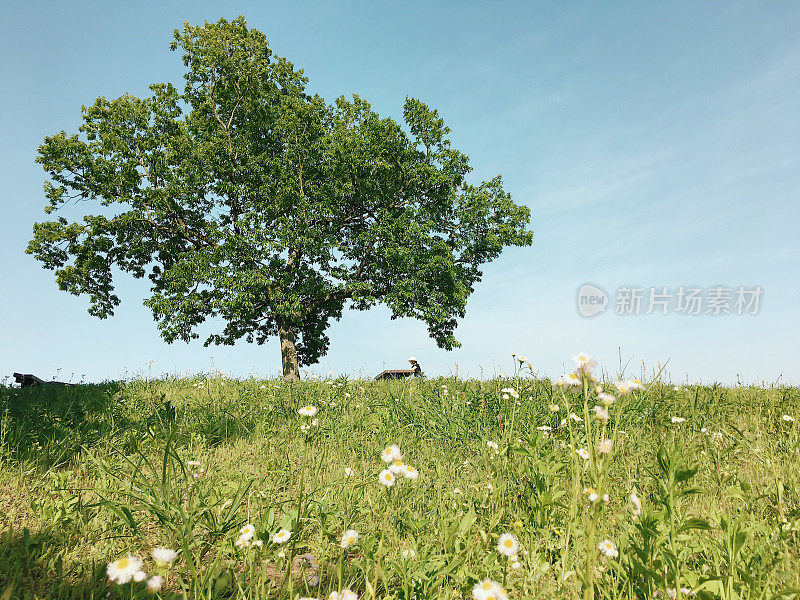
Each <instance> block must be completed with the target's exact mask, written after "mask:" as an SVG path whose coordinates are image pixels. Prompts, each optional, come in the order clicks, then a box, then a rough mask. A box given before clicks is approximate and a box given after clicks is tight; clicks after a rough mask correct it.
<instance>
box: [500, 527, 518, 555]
mask: <svg viewBox="0 0 800 600" xmlns="http://www.w3.org/2000/svg"><path fill="white" fill-rule="evenodd" d="M497 551H498V552H499V553H500V554H503V555H505V556H514V555H515V554H516V553H517V552H519V540H517V536H515V535H514V534H513V533H504V534H503V535H501V536H500V539H498V540H497Z"/></svg>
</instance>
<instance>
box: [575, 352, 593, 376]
mask: <svg viewBox="0 0 800 600" xmlns="http://www.w3.org/2000/svg"><path fill="white" fill-rule="evenodd" d="M572 362H574V363H575V366H576V367H577V369H576V370H577V371H578V372H579V373H586V374H587V375H588V374H590V373H591V372H592V370H593V369H594V368H595V367H596V366H597V361H596V360H595V359H594V358H592V357H591V355H589V354H586V352H578V354H576V355H575V356H573V357H572Z"/></svg>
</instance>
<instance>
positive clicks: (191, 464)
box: [186, 460, 200, 467]
mask: <svg viewBox="0 0 800 600" xmlns="http://www.w3.org/2000/svg"><path fill="white" fill-rule="evenodd" d="M186 466H187V467H199V466H200V461H199V460H187V461H186Z"/></svg>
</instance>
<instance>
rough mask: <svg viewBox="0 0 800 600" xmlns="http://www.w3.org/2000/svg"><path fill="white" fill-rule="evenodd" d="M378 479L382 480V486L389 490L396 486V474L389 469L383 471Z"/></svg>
mask: <svg viewBox="0 0 800 600" xmlns="http://www.w3.org/2000/svg"><path fill="white" fill-rule="evenodd" d="M378 477H379V478H380V480H381V485H385V486H386V487H387V488H390V487H392V486H393V485H394V473H392V472H391V471H390V470H389V469H384V470H383V471H381V472H380V475H378Z"/></svg>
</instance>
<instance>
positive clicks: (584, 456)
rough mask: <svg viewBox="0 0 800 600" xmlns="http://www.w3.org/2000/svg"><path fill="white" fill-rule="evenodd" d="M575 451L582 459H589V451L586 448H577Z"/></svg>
mask: <svg viewBox="0 0 800 600" xmlns="http://www.w3.org/2000/svg"><path fill="white" fill-rule="evenodd" d="M575 453H576V454H577V455H578V456H580V457H581V458H582V459H583V460H589V451H588V450H587V449H586V448H579V449H578V450H575Z"/></svg>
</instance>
